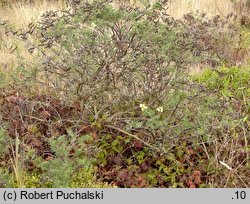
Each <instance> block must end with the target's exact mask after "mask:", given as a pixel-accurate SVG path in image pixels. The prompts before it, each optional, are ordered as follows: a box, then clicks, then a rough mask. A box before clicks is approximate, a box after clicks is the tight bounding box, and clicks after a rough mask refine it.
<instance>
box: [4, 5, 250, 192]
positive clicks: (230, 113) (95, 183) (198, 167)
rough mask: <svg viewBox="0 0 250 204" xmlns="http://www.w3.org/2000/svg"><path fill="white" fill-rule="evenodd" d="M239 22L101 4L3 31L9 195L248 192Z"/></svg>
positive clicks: (249, 73) (249, 71)
mask: <svg viewBox="0 0 250 204" xmlns="http://www.w3.org/2000/svg"><path fill="white" fill-rule="evenodd" d="M236 18H237V17H236V16H235V15H234V14H231V15H228V16H226V17H223V16H215V17H210V16H208V15H206V14H205V13H196V14H191V13H189V14H186V15H184V16H183V17H182V18H180V19H175V18H173V17H171V16H170V15H169V14H168V10H167V6H166V5H165V4H164V3H163V2H161V1H160V2H157V3H154V4H148V3H145V4H144V5H143V6H141V7H137V6H133V5H120V6H114V5H113V4H112V1H108V0H101V1H93V2H87V1H83V2H80V3H79V4H74V5H72V6H71V7H68V8H67V9H66V8H64V9H62V10H59V11H53V10H52V11H47V12H44V13H43V15H42V16H41V17H40V18H39V21H37V22H36V21H34V22H31V23H30V24H28V25H27V26H22V28H21V29H17V28H16V27H15V26H14V25H13V24H11V23H8V22H1V27H0V29H1V36H0V37H1V39H3V41H4V40H6V39H7V38H8V39H12V41H11V52H12V55H14V56H15V61H14V62H13V64H12V65H11V64H8V66H9V67H8V71H6V68H5V69H4V67H3V69H2V70H0V88H1V89H0V105H1V106H0V187H75V188H76V187H80V188H85V187H182V188H183V187H185V188H203V187H237V188H239V187H249V184H250V180H249V178H250V157H249V150H250V145H249V142H250V80H249V79H250V64H249V51H250V37H249V33H250V31H249V27H247V25H241V24H240V22H238V21H235V19H236ZM6 36H7V37H6ZM13 42H14V43H13ZM15 42H16V43H15ZM17 42H18V43H17ZM20 50H21V51H20ZM24 52H26V53H25V56H29V58H28V61H27V57H23V56H22V54H23V53H24ZM13 59H14V58H13ZM62 172H63V173H62Z"/></svg>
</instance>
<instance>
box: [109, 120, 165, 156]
mask: <svg viewBox="0 0 250 204" xmlns="http://www.w3.org/2000/svg"><path fill="white" fill-rule="evenodd" d="M105 126H106V127H108V128H112V129H114V130H117V131H119V132H122V133H124V134H126V135H128V136H130V137H133V138H135V139H136V140H139V141H141V142H142V143H143V144H144V145H146V146H148V147H150V148H152V149H154V150H157V151H158V152H162V151H161V150H160V149H159V148H157V147H154V146H152V145H151V144H149V143H147V142H145V141H144V140H142V139H141V138H139V137H138V136H136V135H133V134H131V133H129V132H126V131H125V130H122V129H120V128H117V127H114V126H111V125H105Z"/></svg>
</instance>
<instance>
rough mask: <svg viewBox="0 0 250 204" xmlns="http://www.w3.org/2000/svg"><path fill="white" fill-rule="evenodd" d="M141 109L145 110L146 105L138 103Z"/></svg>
mask: <svg viewBox="0 0 250 204" xmlns="http://www.w3.org/2000/svg"><path fill="white" fill-rule="evenodd" d="M140 108H141V111H145V110H147V109H148V107H147V106H146V105H145V104H140Z"/></svg>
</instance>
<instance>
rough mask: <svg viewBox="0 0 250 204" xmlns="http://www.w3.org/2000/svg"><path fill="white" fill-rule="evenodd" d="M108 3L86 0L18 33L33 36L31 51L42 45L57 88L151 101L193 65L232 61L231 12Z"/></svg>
mask: <svg viewBox="0 0 250 204" xmlns="http://www.w3.org/2000/svg"><path fill="white" fill-rule="evenodd" d="M111 2H112V1H107V0H103V1H94V2H92V3H89V2H88V1H84V2H82V3H80V4H79V5H77V6H76V7H74V8H72V9H70V10H68V11H61V12H52V11H51V12H47V13H45V14H44V15H43V16H42V18H41V20H40V25H39V26H38V27H37V29H35V30H34V27H33V26H31V29H30V30H27V31H26V32H25V33H22V34H20V35H19V37H21V38H23V39H24V40H26V39H27V37H28V34H29V33H30V34H32V35H34V36H35V43H34V42H32V43H30V44H29V51H30V52H33V51H34V50H38V51H40V53H41V58H40V61H41V65H42V68H43V70H44V71H45V75H46V76H47V78H48V79H49V81H50V84H52V85H53V86H54V87H56V88H58V90H59V91H60V92H61V91H63V92H65V93H67V94H72V93H73V94H74V95H77V96H78V97H80V98H81V99H82V100H83V101H86V102H87V101H88V102H90V101H92V102H93V101H95V100H98V101H99V102H101V103H103V102H104V101H105V103H106V104H116V103H123V102H131V101H147V102H149V103H151V102H155V101H162V100H165V99H166V98H167V97H168V92H169V90H171V89H180V87H181V86H182V85H183V84H185V83H186V76H187V71H188V69H189V67H190V66H191V65H194V64H195V63H202V62H207V63H208V64H213V65H218V64H220V63H221V62H223V63H225V62H228V63H231V61H230V59H229V58H230V56H229V54H228V53H229V52H230V49H231V47H230V46H231V45H232V42H235V41H236V40H237V32H236V30H235V28H234V27H233V25H232V24H231V23H230V22H231V21H230V19H229V18H230V17H228V19H227V20H223V19H221V18H220V17H216V18H214V19H212V20H208V19H207V18H206V17H205V15H201V16H198V17H195V16H192V15H190V14H189V15H186V16H185V18H184V19H182V20H180V21H176V20H174V19H173V18H171V17H170V16H168V15H167V10H166V9H167V8H165V6H163V5H162V4H160V3H156V4H154V5H152V6H151V7H147V8H144V9H143V8H137V7H130V6H120V7H119V8H114V7H113V6H112V4H111ZM218 27H220V30H219V31H220V32H217V31H218V30H217V28H218ZM215 31H216V32H215ZM37 41H39V44H37ZM152 98H153V100H152Z"/></svg>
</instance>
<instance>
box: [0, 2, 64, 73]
mask: <svg viewBox="0 0 250 204" xmlns="http://www.w3.org/2000/svg"><path fill="white" fill-rule="evenodd" d="M63 6H64V5H63V4H60V3H56V2H54V3H51V2H50V3H48V1H44V2H43V3H41V4H34V5H30V4H14V5H13V4H12V5H11V7H4V8H0V9H1V12H0V21H5V20H7V21H8V22H9V23H10V24H11V25H12V26H14V27H15V28H16V29H21V28H24V27H26V26H27V25H28V24H29V23H31V22H35V21H36V20H37V19H38V18H39V16H40V15H41V14H42V13H44V12H45V11H47V10H57V9H60V8H62V7H63ZM15 46H16V47H17V49H16V50H15V53H12V50H13V48H14V47H15ZM17 56H18V57H20V59H24V61H25V62H26V65H27V66H28V64H30V62H31V61H32V56H31V55H30V54H29V53H28V51H27V50H26V48H25V47H24V46H23V44H22V43H20V42H18V41H17V40H14V39H13V38H11V37H8V36H6V35H4V33H3V30H1V29H0V69H4V70H9V69H12V68H13V67H14V66H15V65H16V61H17ZM26 65H25V66H26Z"/></svg>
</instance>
